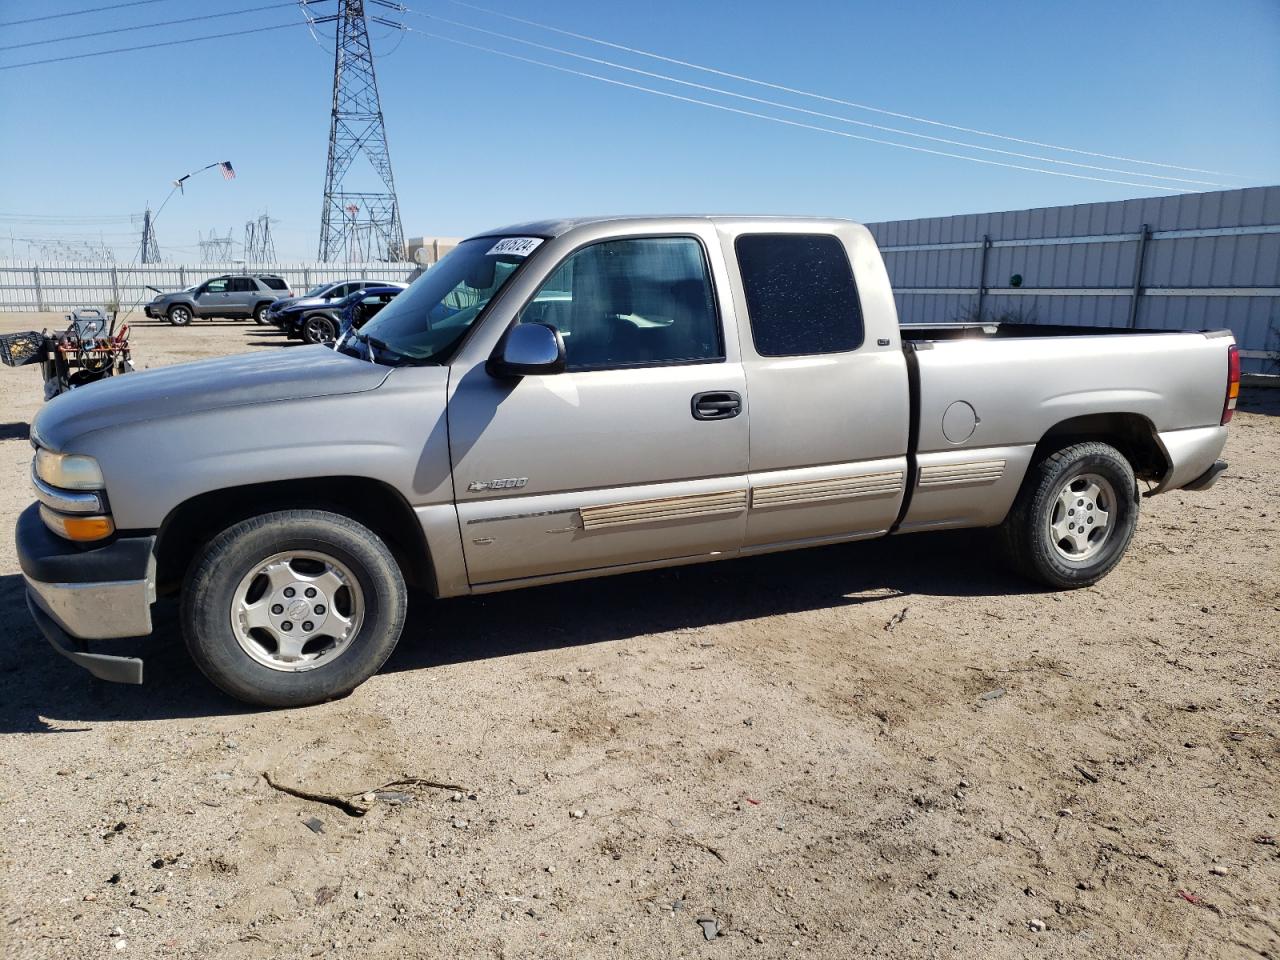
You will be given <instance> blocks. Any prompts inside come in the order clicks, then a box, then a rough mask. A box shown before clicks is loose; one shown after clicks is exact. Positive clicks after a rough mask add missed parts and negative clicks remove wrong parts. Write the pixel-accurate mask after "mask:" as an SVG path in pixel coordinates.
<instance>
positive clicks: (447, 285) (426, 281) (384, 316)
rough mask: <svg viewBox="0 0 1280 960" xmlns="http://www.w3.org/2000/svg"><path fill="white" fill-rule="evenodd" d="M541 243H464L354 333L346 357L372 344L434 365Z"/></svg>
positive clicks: (480, 239)
mask: <svg viewBox="0 0 1280 960" xmlns="http://www.w3.org/2000/svg"><path fill="white" fill-rule="evenodd" d="M540 243H542V241H541V240H540V239H538V238H536V237H504V238H498V237H477V238H475V239H473V240H464V241H463V242H462V243H460V244H458V246H457V247H455V248H454V249H453V251H452V252H451V253H449V254H448V255H447V256H445V257H444V258H443V259H441V260H440V262H439V263H437V264H436V265H435V266H434V267H431V268H430V269H429V270H427V272H426V273H424V274H423V275H422V276H420V277H419V278H418V279H417V280H415V281H414V282H413V283H412V284H410V285H409V288H408V289H407V290H405V291H404V292H403V293H401V294H400V295H399V296H397V297H396V298H395V299H394V300H392V301H391V302H390V303H389V304H387V305H386V307H384V308H383V309H382V311H381V312H380V313H379V314H378V315H377V316H376V317H375V318H374V319H372V320H370V321H369V322H368V323H367V324H365V326H364V327H363V328H361V330H360V332H359V333H358V334H357V335H356V337H357V339H358V340H359V341H361V342H360V343H352V342H349V341H347V342H344V343H343V344H342V345H341V346H340V349H341V350H343V352H345V353H351V354H355V355H358V356H364V355H365V352H366V351H365V347H366V346H371V347H374V348H377V349H378V350H380V351H382V352H383V353H384V354H392V355H394V357H395V358H399V359H401V360H405V361H409V362H418V363H437V362H439V361H440V360H441V359H443V358H444V357H445V356H446V355H448V353H449V351H451V350H452V349H453V348H454V347H455V346H456V345H457V344H458V341H460V340H461V339H462V337H463V336H464V335H465V334H466V332H467V331H468V330H469V329H470V328H471V325H472V324H473V323H474V322H475V320H476V317H478V316H479V315H480V313H481V311H483V310H484V308H485V307H486V306H487V305H488V303H489V301H490V300H492V299H493V298H494V297H495V296H496V295H497V293H498V291H500V290H501V289H502V288H503V287H504V286H505V285H506V283H507V281H508V280H510V279H511V277H512V276H514V275H515V273H516V271H517V270H519V269H520V265H521V264H522V263H524V261H525V258H526V257H527V256H528V255H529V254H531V253H532V252H533V251H534V250H535V249H537V247H538V245H539V244H540Z"/></svg>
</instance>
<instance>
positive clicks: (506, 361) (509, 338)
mask: <svg viewBox="0 0 1280 960" xmlns="http://www.w3.org/2000/svg"><path fill="white" fill-rule="evenodd" d="M485 370H486V371H487V372H488V374H489V376H491V377H500V378H509V377H525V376H537V375H540V374H549V373H563V372H564V338H563V337H561V336H560V331H559V330H557V329H556V328H555V327H553V326H552V325H551V324H549V323H517V324H516V325H515V326H514V327H512V328H511V329H510V330H508V331H507V334H506V336H504V337H503V338H502V340H501V341H499V343H498V347H497V349H496V350H494V351H493V356H491V357H490V358H489V362H488V363H486V364H485Z"/></svg>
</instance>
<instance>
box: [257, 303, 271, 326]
mask: <svg viewBox="0 0 1280 960" xmlns="http://www.w3.org/2000/svg"><path fill="white" fill-rule="evenodd" d="M270 306H271V304H269V303H260V304H258V305H257V306H256V307H254V308H253V322H254V323H256V324H259V325H261V326H264V327H265V326H266V325H267V324H268V323H270V322H271V321H270V320H268V319H267V308H268V307H270Z"/></svg>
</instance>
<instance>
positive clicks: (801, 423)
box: [721, 221, 910, 552]
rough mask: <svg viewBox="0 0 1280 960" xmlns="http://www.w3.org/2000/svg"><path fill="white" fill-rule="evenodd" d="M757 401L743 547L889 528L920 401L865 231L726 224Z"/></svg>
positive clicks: (840, 226) (832, 224)
mask: <svg viewBox="0 0 1280 960" xmlns="http://www.w3.org/2000/svg"><path fill="white" fill-rule="evenodd" d="M721 235H722V239H723V242H724V248H725V255H726V259H728V260H730V272H731V274H734V275H736V276H735V281H736V282H735V293H736V294H737V295H738V296H739V298H740V299H739V301H738V305H739V309H738V316H739V329H740V340H741V343H742V355H743V356H742V363H743V368H744V370H745V372H746V378H747V389H748V391H749V392H750V394H751V424H750V431H751V473H750V486H751V511H750V514H749V516H748V521H747V537H746V542H745V550H746V551H748V552H751V551H756V550H767V549H771V548H775V547H779V546H782V545H795V544H798V543H801V542H804V541H809V542H814V543H818V542H822V541H825V540H832V541H835V540H848V539H858V538H861V537H868V536H875V535H878V534H881V533H885V532H886V531H888V529H889V528H890V527H891V526H892V525H893V523H894V521H895V519H896V518H897V515H898V510H899V508H900V507H901V505H902V498H903V494H904V490H905V486H906V479H907V458H906V453H907V442H908V436H907V434H908V423H909V413H910V397H909V394H908V387H907V373H906V361H905V358H904V357H903V354H902V350H901V346H900V342H899V334H898V322H897V312H896V310H895V308H894V304H893V296H892V293H891V291H890V289H889V281H888V277H887V276H886V274H885V271H884V265H883V263H882V261H881V259H880V254H879V251H878V250H877V249H876V246H875V241H874V240H873V239H872V238H871V235H870V233H869V232H868V231H867V230H866V228H865V227H862V226H859V225H857V224H853V223H849V222H844V221H820V222H817V223H815V222H806V223H789V222H787V221H761V222H759V223H752V222H742V221H725V222H724V224H723V225H722V227H721Z"/></svg>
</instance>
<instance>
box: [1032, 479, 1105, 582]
mask: <svg viewBox="0 0 1280 960" xmlns="http://www.w3.org/2000/svg"><path fill="white" fill-rule="evenodd" d="M1116 507H1117V502H1116V491H1115V487H1114V486H1112V484H1111V481H1110V480H1108V479H1107V478H1106V477H1103V476H1100V475H1099V474H1096V473H1084V474H1079V475H1077V476H1074V477H1070V478H1069V479H1067V480H1066V481H1065V482H1064V483H1063V485H1062V486H1061V487H1060V488H1059V489H1058V493H1057V496H1056V497H1055V498H1054V502H1053V510H1052V511H1051V512H1050V514H1049V520H1048V528H1049V539H1050V541H1051V542H1052V543H1053V546H1054V549H1055V550H1057V552H1058V555H1059V556H1060V557H1062V558H1063V559H1065V560H1068V561H1070V562H1072V563H1087V562H1088V561H1090V560H1093V559H1094V558H1095V557H1097V555H1098V554H1099V553H1100V552H1101V551H1102V549H1103V548H1104V547H1105V546H1106V545H1107V543H1108V542H1109V541H1110V540H1111V534H1112V531H1113V530H1114V528H1115V522H1116Z"/></svg>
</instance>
